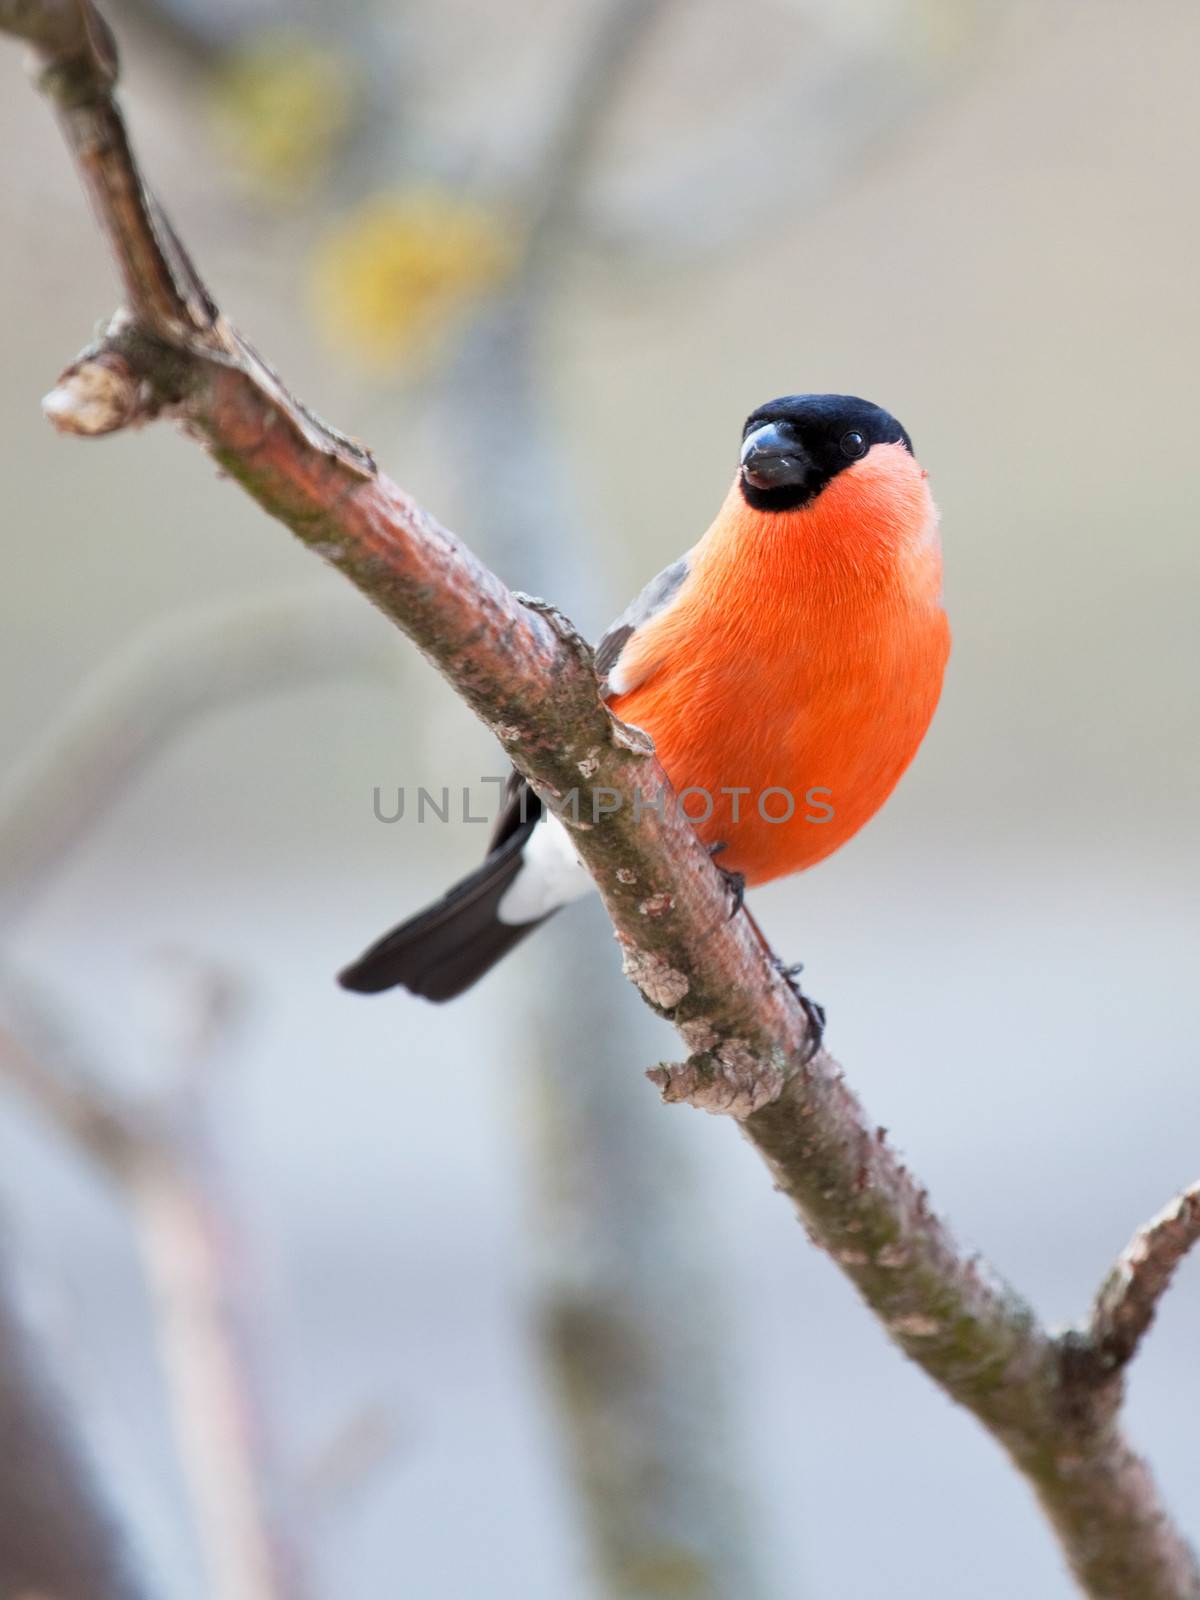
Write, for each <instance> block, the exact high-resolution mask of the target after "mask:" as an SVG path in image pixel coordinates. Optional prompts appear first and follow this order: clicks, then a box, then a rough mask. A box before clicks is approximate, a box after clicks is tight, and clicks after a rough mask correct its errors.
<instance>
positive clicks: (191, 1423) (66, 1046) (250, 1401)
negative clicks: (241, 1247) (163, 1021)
mask: <svg viewBox="0 0 1200 1600" xmlns="http://www.w3.org/2000/svg"><path fill="white" fill-rule="evenodd" d="M206 1010H207V1011H208V1012H209V1014H210V1019H211V1018H215V1017H216V1016H217V1015H221V1016H224V1015H226V1013H227V1010H228V1007H227V1006H226V1004H225V1002H224V998H223V995H222V993H221V990H220V989H219V988H216V987H213V986H212V980H211V978H210V981H209V1005H208V1006H207V1007H206ZM0 1013H2V1015H3V1017H4V1019H5V1020H4V1024H3V1026H0V1079H3V1080H4V1081H7V1082H8V1083H9V1085H10V1086H11V1087H13V1088H15V1089H16V1090H17V1091H18V1092H19V1093H20V1094H21V1095H22V1097H23V1098H24V1099H25V1100H26V1102H27V1103H28V1104H29V1105H30V1106H32V1107H33V1108H34V1110H36V1111H37V1113H38V1114H39V1115H40V1116H42V1117H43V1118H44V1119H45V1120H46V1121H47V1122H48V1123H49V1124H50V1126H52V1127H54V1128H56V1129H57V1130H58V1132H59V1133H61V1134H62V1135H63V1137H64V1138H65V1139H66V1140H67V1141H68V1142H69V1143H70V1144H72V1145H74V1146H75V1148H77V1149H79V1150H80V1151H82V1152H83V1153H84V1154H85V1155H86V1156H87V1157H88V1158H89V1159H90V1160H91V1161H92V1162H93V1164H94V1165H95V1166H97V1167H98V1169H99V1170H100V1171H101V1172H102V1173H103V1175H104V1176H105V1178H106V1179H107V1180H108V1181H109V1182H111V1183H113V1184H115V1185H116V1187H117V1188H118V1189H119V1190H120V1192H121V1193H122V1194H123V1195H124V1197H125V1199H126V1200H127V1201H128V1203H129V1208H130V1214H131V1216H132V1218H133V1223H134V1228H135V1232H136V1235H137V1240H138V1245H139V1248H140V1252H141V1256H142V1260H143V1263H144V1266H145V1271H146V1278H147V1282H148V1285H149V1289H150V1295H151V1299H152V1301H153V1307H154V1332H155V1337H156V1339H157V1341H158V1347H159V1351H160V1354H161V1358H162V1364H163V1375H164V1380H165V1383H166V1389H167V1396H168V1400H169V1404H170V1410H171V1415H172V1421H173V1425H174V1429H175V1434H176V1437H177V1440H178V1444H179V1457H180V1461H181V1464H182V1467H183V1472H184V1476H185V1479H186V1481H187V1484H188V1488H189V1492H190V1496H191V1501H192V1506H193V1510H194V1512H195V1515H196V1519H197V1523H198V1527H199V1533H200V1536H201V1542H202V1546H203V1549H204V1552H205V1556H206V1561H207V1566H208V1571H207V1584H206V1588H207V1592H209V1593H210V1594H212V1595H213V1596H214V1597H215V1600H296V1597H298V1596H300V1595H301V1594H302V1593H303V1592H304V1591H303V1589H302V1587H301V1584H300V1579H299V1560H298V1557H297V1555H296V1553H295V1551H294V1550H293V1549H292V1548H291V1547H290V1545H289V1544H288V1542H287V1541H285V1539H284V1538H283V1536H282V1530H281V1526H280V1517H279V1508H280V1506H281V1505H282V1503H283V1498H284V1497H283V1495H282V1494H281V1493H280V1492H279V1489H278V1472H277V1469H276V1464H275V1461H274V1455H273V1451H272V1449H271V1448H270V1445H269V1443H268V1440H267V1432H266V1426H265V1408H264V1407H262V1406H261V1405H260V1404H259V1403H258V1401H257V1396H256V1394H255V1391H254V1385H253V1382H252V1377H251V1367H252V1363H251V1362H250V1360H249V1358H248V1355H247V1351H246V1348H245V1343H244V1332H243V1322H244V1319H243V1318H242V1316H241V1315H240V1311H239V1307H240V1305H241V1299H242V1297H241V1293H240V1284H239V1281H238V1273H237V1270H236V1264H235V1250H234V1245H235V1241H236V1229H235V1227H234V1226H233V1223H232V1220H231V1218H230V1216H229V1214H228V1211H227V1209H226V1208H225V1206H224V1205H223V1204H222V1203H221V1200H220V1199H219V1189H218V1185H217V1183H216V1182H215V1180H214V1174H213V1170H212V1164H211V1161H210V1160H209V1158H208V1155H207V1151H206V1147H205V1141H204V1137H203V1127H204V1123H203V1117H202V1115H201V1114H200V1106H199V1103H198V1096H197V1095H196V1093H195V1092H194V1091H195V1088H196V1076H195V1074H194V1073H190V1072H189V1073H188V1074H186V1075H185V1079H184V1085H183V1087H184V1093H183V1095H182V1097H181V1098H180V1099H178V1100H177V1102H176V1103H175V1104H173V1105H167V1104H161V1105H160V1104H155V1105H147V1104H143V1103H142V1102H140V1101H134V1100H131V1099H129V1098H127V1097H123V1096H121V1095H119V1094H118V1093H117V1092H116V1091H115V1090H114V1089H113V1088H112V1087H111V1086H110V1085H109V1084H107V1083H105V1082H103V1080H102V1079H101V1078H100V1076H99V1075H98V1074H97V1073H95V1072H93V1071H92V1070H91V1069H90V1068H89V1067H88V1066H86V1065H84V1064H83V1062H82V1060H81V1053H80V1049H79V1046H78V1044H77V1043H76V1042H75V1041H73V1040H68V1039H67V1038H66V1035H65V1032H64V1030H63V1028H62V1025H61V1023H60V1022H59V1021H58V1020H57V1017H56V1015H55V1010H52V1008H51V1007H49V1006H48V1005H47V1004H46V1002H45V1001H44V1000H43V999H41V998H40V997H39V996H37V995H35V993H34V992H33V990H32V989H31V988H30V987H29V985H28V984H20V983H18V982H17V981H16V980H15V979H13V978H12V976H11V975H10V976H8V977H7V978H6V979H5V982H4V987H3V992H2V993H0ZM221 1031H223V1030H221V1029H219V1028H216V1027H210V1026H207V1025H205V1026H204V1027H203V1029H202V1032H203V1034H204V1035H205V1036H206V1040H207V1043H206V1044H205V1045H202V1046H201V1047H202V1048H205V1049H206V1050H210V1049H211V1045H212V1042H213V1041H214V1040H215V1037H216V1036H217V1035H218V1034H219V1033H220V1032H221ZM209 1065H210V1066H211V1062H210V1063H209ZM189 1090H190V1091H192V1092H187V1091H189ZM89 1593H90V1591H89Z"/></svg>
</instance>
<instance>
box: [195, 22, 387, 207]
mask: <svg viewBox="0 0 1200 1600" xmlns="http://www.w3.org/2000/svg"><path fill="white" fill-rule="evenodd" d="M355 78H356V74H355V71H354V69H353V66H352V65H351V63H350V61H349V60H348V59H347V58H346V57H345V56H344V55H341V54H339V53H338V51H337V50H336V49H335V48H334V47H332V46H330V45H329V44H327V43H324V42H317V41H316V40H313V39H310V38H307V37H306V36H305V35H303V34H299V33H295V32H291V31H286V30H271V31H270V32H265V33H258V34H255V35H254V36H253V37H251V38H250V39H248V40H246V41H244V42H243V43H241V44H239V45H238V46H237V47H236V48H235V49H234V50H233V51H231V52H230V54H229V55H228V56H227V57H226V58H225V60H224V61H223V63H222V64H221V66H220V67H219V68H218V69H217V72H216V75H215V77H214V78H213V81H212V86H211V107H212V118H213V125H214V128H215V130H216V136H217V138H218V140H219V142H220V144H221V145H222V147H223V149H224V150H225V153H226V155H227V156H228V158H229V160H230V162H231V163H232V164H233V165H234V166H235V167H236V168H237V169H238V170H239V171H240V173H241V174H242V175H243V176H244V177H246V178H248V179H250V180H251V181H252V182H253V183H254V184H255V185H256V186H258V187H260V188H263V189H265V190H267V191H268V192H272V193H275V194H276V195H278V196H280V197H282V198H288V197H301V196H303V195H304V194H305V193H307V192H308V191H309V190H310V189H311V188H312V187H313V185H314V184H315V183H316V182H317V181H318V180H319V179H320V178H321V176H322V175H323V173H324V171H325V169H326V167H327V166H328V163H329V158H330V156H331V155H332V153H333V152H334V151H335V150H336V148H337V147H338V145H339V144H340V143H341V141H342V139H343V137H344V136H345V133H346V130H347V128H348V127H349V124H350V119H351V113H352V108H353V101H354V90H355Z"/></svg>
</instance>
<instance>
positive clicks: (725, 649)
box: [611, 445, 950, 883]
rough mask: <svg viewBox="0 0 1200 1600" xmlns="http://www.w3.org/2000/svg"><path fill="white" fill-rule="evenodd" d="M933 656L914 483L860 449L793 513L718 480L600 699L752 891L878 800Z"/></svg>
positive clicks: (900, 461)
mask: <svg viewBox="0 0 1200 1600" xmlns="http://www.w3.org/2000/svg"><path fill="white" fill-rule="evenodd" d="M949 646H950V635H949V628H948V625H947V622H946V616H945V612H944V610H943V609H942V604H941V553H940V546H939V543H938V537H937V514H936V511H935V509H934V506H933V503H932V501H931V499H930V497H929V492H928V488H927V486H926V482H925V475H924V473H923V472H922V471H921V469H920V468H919V467H918V466H917V465H916V463H915V462H914V461H913V459H912V457H911V456H910V455H909V454H908V452H907V451H906V450H904V448H903V446H901V445H894V446H893V445H888V446H876V447H875V449H873V450H872V451H871V453H870V455H869V456H867V457H866V459H865V460H863V461H861V462H859V463H857V464H856V465H855V466H854V467H852V468H849V469H847V470H846V471H844V472H842V473H840V474H839V475H838V476H837V477H836V478H835V479H834V480H833V481H832V482H831V483H830V484H829V485H828V486H827V487H826V489H825V490H824V491H823V492H822V493H821V494H820V495H819V496H818V497H817V499H816V500H815V501H813V502H812V503H811V504H810V505H809V506H806V507H803V508H801V509H799V510H797V511H792V512H785V513H782V514H780V513H775V514H772V515H764V514H763V513H760V512H756V511H754V510H752V509H751V508H750V507H749V506H747V505H746V503H745V501H744V499H743V498H742V495H741V492H740V489H739V488H738V486H737V484H736V483H735V484H734V486H733V488H732V489H731V491H730V494H729V496H728V497H727V499H726V501H725V504H724V506H723V507H722V509H721V512H720V514H719V516H718V517H717V520H716V522H715V523H714V524H713V526H712V528H711V529H710V530H709V532H708V533H707V534H706V535H705V538H704V540H703V541H702V542H701V544H700V545H699V546H698V547H697V549H696V551H695V552H694V556H693V563H692V570H691V573H690V575H689V577H688V579H687V581H686V583H685V584H684V587H683V589H682V590H681V591H680V594H679V597H678V600H677V601H676V603H675V604H674V605H673V606H671V607H669V608H668V609H667V611H665V612H664V613H663V614H662V616H660V617H658V618H655V619H653V620H652V621H651V622H650V623H648V624H647V625H646V626H645V627H643V628H642V629H641V630H639V632H638V634H637V635H636V636H635V638H634V639H633V640H631V641H630V644H629V645H628V646H627V647H626V652H625V654H624V655H623V656H622V658H621V661H620V669H621V676H622V678H624V679H625V681H630V682H634V683H635V687H633V688H632V689H630V691H629V692H628V693H625V694H622V695H619V696H616V697H614V698H613V700H612V701H611V704H612V707H613V710H614V711H615V712H616V714H617V715H618V716H619V717H621V718H622V719H623V720H624V721H626V722H632V723H634V724H636V725H637V726H638V727H640V728H644V729H645V730H646V731H647V732H648V733H649V734H650V735H651V736H652V737H653V739H654V742H655V747H656V749H657V751H658V755H659V759H660V760H661V761H662V764H663V766H664V768H665V770H666V772H667V774H668V776H669V777H670V779H671V783H672V785H673V787H674V788H675V790H676V792H677V794H681V795H682V797H683V804H684V806H685V809H686V810H687V812H688V815H689V816H691V817H692V818H693V820H694V821H695V822H696V826H697V831H698V832H699V833H700V835H701V837H702V838H703V839H704V840H705V842H706V843H709V844H715V843H717V842H723V843H724V844H725V845H726V846H727V849H726V851H725V852H724V853H723V854H722V856H721V865H722V866H724V867H727V868H729V869H730V870H731V871H737V872H741V873H744V874H745V877H746V880H747V882H748V883H764V882H766V881H767V880H768V879H770V878H776V877H779V876H781V875H783V874H784V873H789V872H797V871H799V870H801V869H802V868H804V867H810V866H812V865H813V864H814V863H815V862H817V861H820V860H821V859H822V858H823V857H825V856H827V855H829V854H830V853H831V852H832V851H834V850H836V849H837V848H838V847H839V846H840V845H842V844H844V843H845V841H846V840H847V839H849V838H850V837H851V835H852V834H854V833H857V831H858V830H859V828H861V827H862V826H863V824H864V823H865V822H867V821H868V820H869V819H870V818H871V817H872V816H873V815H874V814H875V812H876V811H877V810H878V809H879V807H880V806H881V805H882V804H883V802H884V801H885V800H886V799H887V797H888V795H889V794H890V793H891V792H892V790H893V788H894V787H895V785H896V783H897V782H898V780H899V778H900V776H901V774H902V773H903V772H904V769H905V768H906V767H907V766H908V764H909V762H910V761H911V760H912V758H913V756H914V755H915V754H916V751H917V747H918V746H919V744H920V742H921V739H922V737H923V736H924V733H925V730H926V728H927V727H928V726H929V721H930V719H931V717H932V716H933V713H934V710H935V708H936V706H937V701H938V696H939V694H940V692H941V686H942V675H943V671H944V669H945V664H946V658H947V655H948V653H949ZM642 674H644V677H643V676H642ZM639 677H640V678H641V681H640V682H638V681H637V680H638V679H639Z"/></svg>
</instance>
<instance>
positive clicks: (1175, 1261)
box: [1087, 1183, 1200, 1372]
mask: <svg viewBox="0 0 1200 1600" xmlns="http://www.w3.org/2000/svg"><path fill="white" fill-rule="evenodd" d="M1197 1243H1200V1183H1194V1184H1193V1185H1192V1187H1191V1188H1190V1189H1185V1190H1184V1192H1183V1193H1182V1194H1181V1195H1177V1196H1176V1197H1175V1199H1174V1200H1172V1201H1171V1203H1170V1205H1168V1206H1165V1207H1164V1208H1163V1210H1162V1211H1160V1212H1159V1214H1158V1216H1156V1217H1154V1218H1153V1219H1152V1220H1151V1221H1150V1222H1148V1223H1147V1224H1146V1225H1145V1227H1144V1228H1139V1229H1138V1231H1137V1232H1136V1233H1135V1234H1134V1236H1133V1238H1132V1239H1131V1240H1130V1241H1129V1243H1128V1245H1126V1247H1125V1249H1124V1250H1123V1251H1122V1252H1121V1254H1120V1256H1119V1257H1118V1258H1117V1263H1116V1265H1115V1266H1114V1267H1113V1269H1112V1271H1111V1272H1110V1273H1109V1275H1108V1277H1107V1278H1106V1279H1105V1281H1104V1283H1103V1285H1102V1286H1101V1289H1100V1293H1099V1294H1098V1295H1097V1296H1096V1304H1095V1306H1094V1308H1093V1310H1092V1320H1091V1323H1090V1324H1089V1326H1088V1330H1087V1341H1088V1348H1089V1349H1090V1351H1091V1353H1092V1355H1093V1357H1094V1358H1095V1360H1096V1361H1097V1362H1098V1364H1099V1365H1100V1367H1101V1369H1102V1370H1104V1371H1107V1372H1113V1371H1115V1370H1116V1369H1118V1368H1119V1367H1123V1366H1125V1365H1126V1364H1127V1363H1128V1362H1129V1361H1131V1360H1132V1358H1133V1356H1134V1355H1135V1354H1136V1353H1137V1349H1138V1346H1139V1345H1140V1344H1141V1342H1142V1339H1143V1337H1144V1335H1145V1334H1146V1333H1147V1332H1148V1331H1149V1328H1150V1324H1151V1323H1152V1322H1153V1321H1154V1314H1155V1312H1156V1311H1157V1310H1158V1302H1159V1301H1160V1300H1161V1299H1162V1297H1163V1295H1164V1294H1166V1292H1167V1290H1168V1288H1170V1285H1171V1279H1172V1278H1173V1277H1174V1276H1175V1272H1176V1270H1177V1268H1178V1267H1179V1264H1180V1263H1181V1262H1182V1260H1183V1258H1184V1256H1186V1255H1187V1253H1188V1251H1189V1250H1190V1249H1191V1248H1192V1246H1193V1245H1195V1244H1197Z"/></svg>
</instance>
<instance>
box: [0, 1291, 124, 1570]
mask: <svg viewBox="0 0 1200 1600" xmlns="http://www.w3.org/2000/svg"><path fill="white" fill-rule="evenodd" d="M0 1441H3V1448H2V1449H0V1594H2V1595H4V1596H5V1600H10V1597H11V1600H35V1597H40V1596H46V1597H50V1596H54V1597H55V1600H142V1597H143V1596H145V1594H146V1591H145V1590H144V1589H143V1588H142V1587H141V1585H140V1584H138V1583H136V1582H135V1581H134V1579H133V1577H132V1575H131V1571H130V1563H129V1562H128V1560H127V1558H126V1553H125V1551H124V1550H123V1549H122V1548H121V1545H120V1542H119V1541H118V1538H117V1535H116V1533H115V1531H114V1528H113V1524H112V1519H111V1517H110V1515H109V1513H108V1511H107V1509H105V1508H104V1507H103V1506H102V1505H101V1504H100V1501H99V1496H98V1493H97V1488H96V1485H95V1483H94V1482H93V1476H92V1472H91V1469H90V1467H89V1466H88V1464H87V1463H86V1462H85V1461H84V1459H83V1456H82V1453H81V1451H80V1448H79V1445H78V1443H77V1441H75V1440H74V1439H72V1438H70V1436H69V1433H68V1430H67V1427H66V1425H65V1423H64V1422H63V1419H62V1415H61V1412H60V1409H59V1406H58V1404H57V1401H56V1398H55V1397H54V1395H53V1394H52V1392H51V1390H50V1388H49V1385H48V1384H47V1382H46V1379H45V1377H44V1375H43V1374H42V1372H41V1370H40V1367H39V1363H38V1362H37V1360H36V1359H35V1357H34V1353H33V1348H32V1342H31V1340H30V1339H29V1337H28V1336H27V1334H26V1332H25V1330H24V1329H23V1328H22V1327H21V1326H20V1323H19V1320H18V1318H17V1315H16V1313H15V1311H14V1310H13V1308H12V1306H11V1305H10V1304H9V1302H8V1297H7V1293H6V1292H0Z"/></svg>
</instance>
